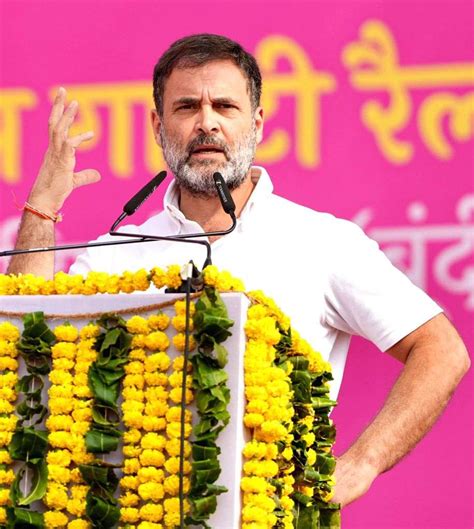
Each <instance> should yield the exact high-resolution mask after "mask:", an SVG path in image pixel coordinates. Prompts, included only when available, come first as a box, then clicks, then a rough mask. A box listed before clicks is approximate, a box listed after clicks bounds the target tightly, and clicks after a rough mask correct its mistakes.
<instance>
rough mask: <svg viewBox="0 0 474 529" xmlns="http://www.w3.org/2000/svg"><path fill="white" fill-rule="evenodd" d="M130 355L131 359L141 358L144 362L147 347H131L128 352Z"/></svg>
mask: <svg viewBox="0 0 474 529" xmlns="http://www.w3.org/2000/svg"><path fill="white" fill-rule="evenodd" d="M128 357H129V358H130V359H131V360H140V362H144V361H145V359H146V353H145V349H143V348H142V347H136V348H134V349H130V352H129V353H128Z"/></svg>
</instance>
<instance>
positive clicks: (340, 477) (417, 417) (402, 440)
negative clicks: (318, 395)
mask: <svg viewBox="0 0 474 529" xmlns="http://www.w3.org/2000/svg"><path fill="white" fill-rule="evenodd" d="M434 320H435V319H434ZM434 320H433V321H434ZM432 326H433V327H434V335H433V336H431V337H430V338H429V339H420V340H418V341H417V342H416V343H415V345H414V346H413V347H412V348H411V349H410V352H409V355H408V358H407V360H406V363H405V366H404V368H403V371H402V373H401V374H400V376H399V378H398V380H397V381H396V383H395V384H394V386H393V387H392V389H391V391H390V393H389V395H388V397H387V400H386V402H385V403H384V405H383V407H382V409H381V410H380V412H379V413H378V414H377V416H376V417H375V418H374V420H373V421H372V422H371V423H370V424H369V426H368V427H367V428H366V429H365V430H364V432H363V433H362V434H361V435H360V437H359V438H358V439H357V440H356V441H355V442H354V443H353V444H352V446H351V447H350V448H349V449H348V450H347V451H346V452H345V453H344V454H343V455H342V456H341V457H340V458H339V459H338V463H337V467H336V495H335V498H334V501H341V502H343V503H344V504H347V503H350V502H351V501H353V500H355V499H357V498H358V497H359V496H361V495H362V494H364V493H365V492H366V491H367V490H368V489H369V487H370V485H371V483H372V481H373V480H374V479H375V478H376V477H377V476H378V475H379V474H381V473H383V472H386V471H387V470H389V469H390V468H392V467H393V466H394V465H395V464H396V463H397V462H398V461H400V460H401V459H402V458H403V457H404V456H405V455H406V454H407V453H409V452H410V450H411V449H412V448H413V447H414V446H415V445H416V444H417V443H418V442H419V441H420V440H421V439H422V438H423V437H424V436H425V435H426V433H427V432H428V431H429V430H430V429H431V427H432V426H433V424H434V422H435V421H436V419H437V418H438V417H439V415H440V414H441V413H442V411H443V410H444V408H445V407H446V405H447V403H448V402H449V399H450V397H451V395H452V394H453V392H454V390H455V388H456V386H457V385H458V384H459V382H460V381H461V379H462V377H463V376H464V374H465V373H466V371H467V370H468V369H469V365H470V362H469V357H468V355H467V351H466V349H465V347H464V345H463V343H462V341H461V340H460V339H459V337H458V336H457V333H456V331H455V330H454V328H453V327H452V326H451V324H450V323H449V322H448V320H447V319H446V318H445V317H444V315H440V316H438V317H437V318H436V322H434V323H433V325H432ZM338 483H339V484H340V488H339V490H337V486H338V485H337V484H338Z"/></svg>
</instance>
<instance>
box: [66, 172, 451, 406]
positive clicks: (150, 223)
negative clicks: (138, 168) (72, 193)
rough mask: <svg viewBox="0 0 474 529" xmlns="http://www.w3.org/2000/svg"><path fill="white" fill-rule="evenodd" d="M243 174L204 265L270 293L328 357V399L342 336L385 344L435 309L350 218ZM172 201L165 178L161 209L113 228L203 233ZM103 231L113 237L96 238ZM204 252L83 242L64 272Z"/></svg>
mask: <svg viewBox="0 0 474 529" xmlns="http://www.w3.org/2000/svg"><path fill="white" fill-rule="evenodd" d="M252 173H253V174H252V177H253V178H254V180H255V181H256V185H255V188H254V191H253V193H252V195H251V196H250V198H249V200H248V202H247V204H246V205H245V208H244V210H243V211H242V213H241V215H240V217H239V219H238V223H237V227H236V229H235V230H234V231H233V232H232V233H231V234H229V235H226V236H224V237H221V238H220V239H218V240H217V241H215V242H214V243H213V244H212V261H213V264H215V265H216V266H217V267H218V268H219V269H221V270H224V269H225V270H229V271H230V272H231V273H232V274H233V275H234V276H236V277H239V278H240V279H242V280H243V281H244V283H245V286H246V288H247V290H254V289H260V290H263V291H264V292H265V294H267V295H268V296H270V297H273V298H274V299H275V301H276V302H277V304H278V305H279V306H280V307H281V308H282V310H283V311H284V312H285V313H286V314H288V315H289V316H290V318H291V321H292V326H293V327H294V328H295V329H296V330H298V332H299V333H300V334H301V336H303V337H304V338H305V339H307V340H308V341H309V342H310V343H311V344H312V345H313V347H314V348H315V349H317V350H318V351H320V352H321V354H322V355H323V356H324V358H325V359H329V361H330V362H331V364H332V367H333V375H334V382H333V383H332V384H331V397H332V398H334V399H335V398H336V397H337V394H338V392H339V387H340V384H341V381H342V375H343V372H344V366H345V362H346V357H347V352H348V349H349V341H350V336H351V335H353V334H356V335H360V336H363V337H365V338H367V339H368V340H371V341H372V342H374V343H375V344H376V345H377V347H378V348H379V349H380V350H381V351H386V350H387V349H389V348H390V347H391V346H392V345H394V344H395V343H397V342H398V341H399V340H401V339H402V338H404V337H405V336H406V335H407V334H409V333H410V332H412V331H414V330H415V329H417V328H418V327H419V326H420V325H422V324H423V323H425V322H426V321H428V320H429V319H431V318H433V317H434V316H435V315H436V314H439V313H440V312H442V309H441V308H440V307H439V306H438V305H437V304H436V303H435V302H434V301H433V300H432V299H431V298H430V297H428V296H427V295H426V294H425V293H424V292H423V291H422V290H420V289H419V288H418V287H416V286H415V285H413V283H411V281H410V280H409V279H408V278H407V277H406V276H405V275H404V274H402V273H401V272H400V271H399V270H397V269H396V268H395V267H394V266H393V265H392V264H391V263H390V261H389V260H388V259H387V257H386V256H385V255H384V254H383V253H382V251H381V250H380V249H379V247H378V245H377V243H376V242H375V241H373V240H371V239H369V238H368V237H367V236H366V235H365V234H364V233H363V231H362V230H361V229H360V228H359V227H358V226H357V225H355V224H354V223H352V222H349V221H347V220H341V219H337V218H336V217H334V216H333V215H330V214H328V213H320V212H317V211H313V210H311V209H309V208H305V207H303V206H300V205H298V204H295V203H293V202H290V201H288V200H286V199H284V198H282V197H279V196H277V195H275V194H273V192H272V191H273V185H272V183H271V180H270V178H269V176H268V173H267V172H266V171H265V169H263V168H260V167H258V168H257V167H255V168H254V169H253V171H252ZM178 199H179V190H178V189H177V187H176V185H175V183H174V182H173V183H172V184H171V185H170V187H169V188H168V190H167V192H166V195H165V197H164V211H162V212H161V213H159V214H158V215H156V216H154V217H151V218H150V219H148V220H147V221H146V222H145V223H144V224H142V225H141V226H133V225H128V226H124V227H123V228H121V229H122V230H123V231H127V232H130V233H139V234H143V235H175V234H185V233H197V232H202V231H203V230H202V228H201V227H200V226H199V225H198V224H197V223H196V222H192V221H189V220H187V219H186V218H185V217H184V215H183V213H182V212H181V211H180V210H179V207H178ZM230 223H231V222H230V219H229V225H230ZM108 239H112V237H110V236H109V235H104V236H102V237H100V238H99V239H98V240H100V241H103V240H108ZM114 239H116V238H114ZM205 256H206V253H205V249H204V247H202V246H198V245H194V244H193V245H191V244H179V243H172V242H147V243H144V244H130V245H126V246H120V245H119V246H111V247H105V248H90V249H88V250H87V251H86V252H85V253H84V254H82V255H80V256H79V257H78V259H77V260H76V262H75V263H74V264H73V265H72V267H71V269H70V273H71V274H86V273H87V272H88V271H90V270H95V271H106V272H109V273H121V272H123V271H125V270H131V271H134V270H138V269H140V268H145V269H147V270H149V269H151V268H152V267H153V266H161V267H165V266H167V265H169V264H184V263H186V262H188V261H189V260H190V259H193V261H194V262H195V263H196V265H197V266H198V267H201V266H202V264H203V262H204V260H205Z"/></svg>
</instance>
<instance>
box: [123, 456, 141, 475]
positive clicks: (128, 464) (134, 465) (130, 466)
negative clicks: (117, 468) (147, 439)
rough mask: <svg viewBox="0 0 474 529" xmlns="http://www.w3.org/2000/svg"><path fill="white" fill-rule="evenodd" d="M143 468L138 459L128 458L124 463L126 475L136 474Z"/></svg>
mask: <svg viewBox="0 0 474 529" xmlns="http://www.w3.org/2000/svg"><path fill="white" fill-rule="evenodd" d="M140 468H141V465H140V461H139V460H138V458H136V457H131V458H127V459H125V460H124V462H123V473H124V474H136V473H137V472H138V471H139V470H140Z"/></svg>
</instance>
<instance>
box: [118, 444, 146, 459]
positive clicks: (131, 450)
mask: <svg viewBox="0 0 474 529" xmlns="http://www.w3.org/2000/svg"><path fill="white" fill-rule="evenodd" d="M122 452H123V455H124V456H125V457H138V456H139V455H140V454H141V453H142V449H141V448H140V447H139V446H133V445H125V446H124V447H123V449H122Z"/></svg>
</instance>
